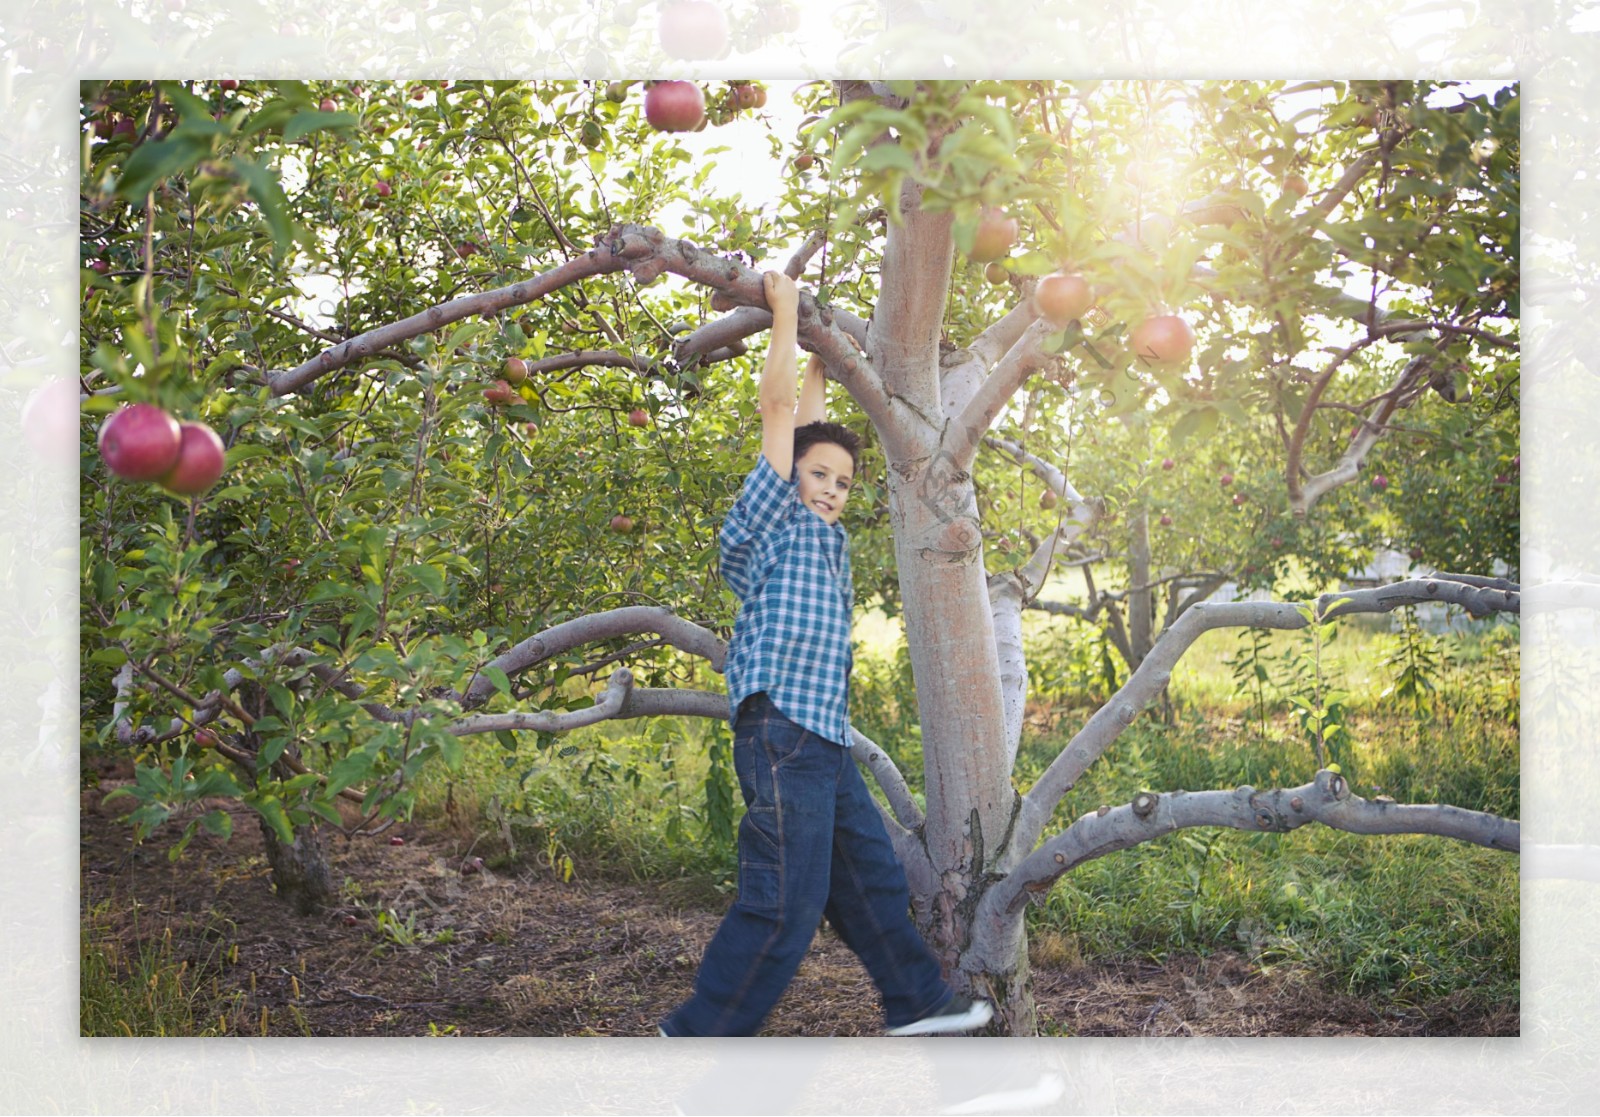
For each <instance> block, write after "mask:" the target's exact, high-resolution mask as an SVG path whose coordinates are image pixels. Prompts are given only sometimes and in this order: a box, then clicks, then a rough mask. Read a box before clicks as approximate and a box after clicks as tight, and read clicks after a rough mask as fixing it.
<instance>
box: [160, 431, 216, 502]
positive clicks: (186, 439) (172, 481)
mask: <svg viewBox="0 0 1600 1117" xmlns="http://www.w3.org/2000/svg"><path fill="white" fill-rule="evenodd" d="M178 429H179V432H180V437H179V445H178V460H177V461H176V462H175V463H174V464H173V466H172V468H171V469H170V470H168V471H167V472H166V473H165V474H164V475H163V476H162V478H161V487H162V488H163V489H166V490H167V491H168V492H169V493H176V494H177V495H178V496H199V495H201V494H202V493H204V492H206V491H207V490H208V489H210V488H211V486H212V485H215V484H216V483H217V482H218V481H219V480H220V479H221V478H222V471H223V470H224V469H225V468H226V467H227V456H226V454H225V452H224V448H223V445H222V439H221V438H220V437H218V435H217V432H216V431H214V430H212V429H211V428H210V427H209V426H207V425H206V424H205V423H180V424H178Z"/></svg>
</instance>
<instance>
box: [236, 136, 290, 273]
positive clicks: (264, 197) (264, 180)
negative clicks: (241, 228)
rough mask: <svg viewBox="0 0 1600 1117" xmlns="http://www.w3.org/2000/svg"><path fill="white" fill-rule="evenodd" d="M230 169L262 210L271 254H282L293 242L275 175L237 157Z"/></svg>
mask: <svg viewBox="0 0 1600 1117" xmlns="http://www.w3.org/2000/svg"><path fill="white" fill-rule="evenodd" d="M233 168H234V170H236V171H238V173H239V177H240V178H242V179H244V181H245V185H246V186H247V187H249V190H250V196H251V197H252V198H254V199H255V200H256V204H257V205H259V206H260V207H261V216H262V218H263V220H265V221H266V223H267V228H268V229H269V230H270V231H271V233H272V243H273V251H274V253H275V254H278V255H282V253H283V252H284V251H285V250H286V249H287V248H288V247H289V245H290V244H291V243H292V242H293V240H294V234H293V230H292V229H291V227H290V223H289V199H288V198H287V197H285V196H284V193H283V186H282V185H280V184H279V182H278V176H277V175H275V174H273V173H272V172H271V171H269V170H267V168H265V167H263V166H261V164H259V163H256V162H253V161H251V160H249V159H244V158H240V157H235V158H234V159H233Z"/></svg>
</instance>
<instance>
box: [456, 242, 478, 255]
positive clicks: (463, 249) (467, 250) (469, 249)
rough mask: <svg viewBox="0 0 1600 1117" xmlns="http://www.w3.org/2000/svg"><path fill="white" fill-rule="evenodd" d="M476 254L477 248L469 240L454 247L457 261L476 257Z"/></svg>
mask: <svg viewBox="0 0 1600 1117" xmlns="http://www.w3.org/2000/svg"><path fill="white" fill-rule="evenodd" d="M477 252H478V246H477V245H475V244H473V243H472V242H471V241H470V240H464V241H462V242H461V243H460V244H458V245H456V258H457V259H461V260H465V259H466V258H467V257H468V256H473V255H476V254H477Z"/></svg>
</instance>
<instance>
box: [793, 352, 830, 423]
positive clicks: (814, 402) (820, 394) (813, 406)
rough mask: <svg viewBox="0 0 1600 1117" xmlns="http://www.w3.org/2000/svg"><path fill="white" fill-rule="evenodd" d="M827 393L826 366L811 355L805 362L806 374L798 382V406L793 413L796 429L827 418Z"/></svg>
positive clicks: (817, 357) (820, 359) (815, 356)
mask: <svg viewBox="0 0 1600 1117" xmlns="http://www.w3.org/2000/svg"><path fill="white" fill-rule="evenodd" d="M827 392H828V376H827V366H826V365H825V364H823V363H822V358H821V357H819V356H817V355H816V354H815V353H813V354H811V359H810V360H808V361H807V362H806V374H805V376H804V377H802V378H801V380H800V405H799V406H798V407H796V408H795V412H794V425H795V426H796V427H803V426H805V425H806V424H807V423H820V422H822V420H824V419H826V418H827V417H828V404H827Z"/></svg>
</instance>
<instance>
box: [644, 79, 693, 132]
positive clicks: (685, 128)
mask: <svg viewBox="0 0 1600 1117" xmlns="http://www.w3.org/2000/svg"><path fill="white" fill-rule="evenodd" d="M644 118H645V119H646V120H648V121H649V122H650V127H652V128H654V129H655V130H656V131H658V132H692V131H694V130H695V128H696V127H698V126H699V125H700V123H701V122H702V121H704V120H705V118H706V97H705V94H704V93H702V92H700V87H699V86H698V85H696V84H695V83H694V82H692V81H658V82H656V84H654V85H652V86H651V87H650V88H649V90H648V91H647V92H646V93H645V95H644Z"/></svg>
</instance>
